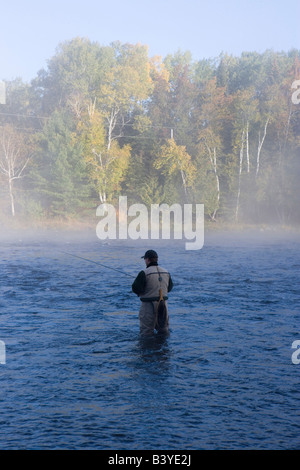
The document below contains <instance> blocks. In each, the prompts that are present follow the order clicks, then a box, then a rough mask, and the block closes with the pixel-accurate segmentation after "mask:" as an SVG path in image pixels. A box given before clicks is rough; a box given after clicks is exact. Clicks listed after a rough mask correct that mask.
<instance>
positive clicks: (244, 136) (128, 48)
mask: <svg viewBox="0 0 300 470" xmlns="http://www.w3.org/2000/svg"><path fill="white" fill-rule="evenodd" d="M4 83H5V101H4V100H2V104H0V218H1V220H6V221H8V220H16V219H18V220H23V221H27V223H30V221H36V220H39V221H41V222H43V221H47V220H48V221H49V220H62V221H63V220H89V219H91V218H93V217H95V213H96V208H97V206H98V205H99V204H101V203H104V202H108V203H112V204H117V201H118V198H119V196H120V195H123V196H127V198H128V204H133V203H143V204H145V205H146V206H149V205H151V204H162V203H166V204H169V205H171V204H173V203H180V204H185V203H193V204H197V203H199V204H200V203H201V204H204V210H205V218H206V220H207V221H209V222H211V223H216V224H218V223H222V222H230V223H235V224H280V225H285V226H287V225H289V226H292V225H297V224H299V222H300V204H299V201H300V51H299V50H295V49H293V50H290V51H288V52H283V51H280V52H275V51H273V50H267V51H265V52H263V53H258V52H244V53H242V54H241V56H239V57H234V56H232V55H229V54H226V53H221V54H220V55H219V56H218V57H216V58H208V59H202V60H197V61H195V60H194V59H193V57H192V56H191V53H190V52H189V51H187V52H182V51H180V50H179V51H178V52H176V53H174V54H170V55H167V56H166V57H165V58H162V57H159V56H155V57H149V54H148V48H147V46H145V45H141V44H135V45H133V44H128V43H125V44H123V43H121V42H114V43H112V44H110V45H109V46H101V45H100V44H99V43H98V42H92V41H90V40H89V39H88V38H80V37H77V38H74V39H72V40H70V41H65V42H63V43H61V44H59V45H58V47H57V49H56V51H55V54H54V56H53V57H51V58H50V59H49V60H48V61H47V67H46V68H45V69H41V70H40V71H39V72H38V73H37V74H36V77H34V79H32V80H31V82H30V83H25V82H23V80H22V78H17V79H14V80H11V81H5V80H4Z"/></svg>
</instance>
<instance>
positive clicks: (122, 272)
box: [59, 250, 135, 277]
mask: <svg viewBox="0 0 300 470" xmlns="http://www.w3.org/2000/svg"><path fill="white" fill-rule="evenodd" d="M59 251H60V253H64V254H65V255H69V256H74V258H79V259H83V260H84V261H88V262H89V263H94V264H98V265H99V266H102V267H103V268H107V269H112V270H113V271H117V272H118V273H121V274H124V276H129V277H135V276H134V275H133V274H129V273H125V271H121V270H120V269H116V268H112V267H111V266H107V265H106V264H102V263H99V262H98V261H94V260H92V259H88V258H83V257H82V256H78V255H73V253H67V252H66V251H61V250H59Z"/></svg>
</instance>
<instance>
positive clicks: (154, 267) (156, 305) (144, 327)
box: [132, 250, 173, 335]
mask: <svg viewBox="0 0 300 470" xmlns="http://www.w3.org/2000/svg"><path fill="white" fill-rule="evenodd" d="M142 258H144V260H145V264H146V269H144V270H143V271H140V272H139V274H138V275H137V277H136V279H135V281H134V282H133V284H132V290H133V292H134V293H135V294H137V295H138V296H139V297H140V299H141V302H142V303H141V307H140V311H139V320H140V332H141V334H142V335H152V334H153V332H154V330H157V332H158V333H168V331H169V315H168V307H167V299H168V296H167V293H168V292H170V291H171V290H172V288H173V282H172V279H171V275H170V274H169V273H168V271H167V270H166V269H164V268H162V267H160V266H158V262H157V260H158V255H157V253H156V251H154V250H148V251H146V253H145V254H144V256H142Z"/></svg>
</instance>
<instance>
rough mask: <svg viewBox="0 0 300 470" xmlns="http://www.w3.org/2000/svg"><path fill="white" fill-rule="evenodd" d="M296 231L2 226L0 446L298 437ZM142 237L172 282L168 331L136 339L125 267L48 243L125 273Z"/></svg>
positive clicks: (287, 442)
mask: <svg viewBox="0 0 300 470" xmlns="http://www.w3.org/2000/svg"><path fill="white" fill-rule="evenodd" d="M298 239H299V237H298V236H296V235H289V234H277V233H275V234H274V233H271V234H268V233H260V232H259V233H250V234H230V233H227V234H225V235H224V234H212V235H208V236H206V240H205V244H204V248H203V249H202V250H199V251H186V250H185V248H184V244H183V242H180V241H178V242H177V243H170V244H169V245H168V244H167V243H166V242H164V243H159V242H156V243H150V244H149V243H145V242H142V241H139V242H134V243H133V242H131V243H130V242H126V241H125V242H124V243H121V242H118V241H116V242H110V243H102V242H100V241H99V240H97V239H96V237H95V236H94V235H93V234H91V235H89V236H88V237H83V236H81V235H80V234H78V235H77V236H73V235H71V234H65V235H64V236H60V234H59V233H58V232H55V233H53V235H51V234H50V235H49V234H44V235H42V236H40V237H35V238H32V237H30V236H27V237H26V236H25V235H24V234H23V235H22V234H21V235H15V236H14V237H8V236H7V237H3V240H2V241H1V249H0V252H1V257H0V272H1V276H0V294H1V297H0V325H1V329H0V340H2V341H4V342H5V344H6V364H0V384H1V392H0V448H1V449H108V450H110V449H114V450H116V449H118V450H122V449H123V450H124V449H126V450H127V449H129V450H134V449H140V450H141V449H147V450H151V449H152V450H153V449H154V450H159V449H162V450H166V449H170V450H171V449H177V450H178V449H181V450H192V449H299V448H300V437H299V424H300V419H299V402H300V386H299V377H300V364H299V365H297V364H293V362H292V360H291V356H292V352H293V350H292V349H291V346H292V343H293V341H295V340H297V339H300V332H299V301H300V288H299V280H300V250H299V248H300V241H299V240H298ZM150 245H151V246H150ZM149 247H150V248H154V249H157V251H158V252H159V255H160V260H159V261H160V263H161V265H162V266H164V267H166V268H168V269H169V270H170V272H171V273H172V275H173V281H174V285H175V286H174V290H173V291H172V293H171V295H170V299H169V311H170V324H171V333H170V336H169V337H168V338H159V337H153V338H151V339H149V340H147V341H144V340H142V339H141V338H140V336H139V327H138V308H139V299H138V298H137V297H136V296H135V295H134V294H133V293H132V292H131V283H132V281H133V277H132V278H131V277H129V276H125V275H124V276H122V275H121V274H118V273H116V272H114V271H112V270H108V269H105V268H103V267H101V266H97V265H95V264H92V263H88V262H85V261H83V260H80V259H78V258H74V257H71V256H69V255H66V254H64V253H61V252H60V251H59V250H63V251H67V252H70V253H73V254H77V255H80V256H83V257H86V258H90V259H93V260H96V261H99V262H101V263H102V264H107V265H109V266H111V267H115V268H117V269H121V270H124V271H126V272H128V273H130V274H133V275H135V274H136V273H137V272H138V271H139V270H140V269H142V268H143V260H141V259H140V256H141V255H142V254H143V253H144V251H145V250H146V249H148V248H149Z"/></svg>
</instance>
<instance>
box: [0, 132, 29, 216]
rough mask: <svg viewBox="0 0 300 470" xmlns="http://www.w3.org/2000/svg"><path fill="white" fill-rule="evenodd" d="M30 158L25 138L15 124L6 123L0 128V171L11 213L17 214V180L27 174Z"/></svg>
mask: <svg viewBox="0 0 300 470" xmlns="http://www.w3.org/2000/svg"><path fill="white" fill-rule="evenodd" d="M29 160H30V152H29V148H28V147H27V146H26V143H25V138H24V136H23V135H22V134H20V133H19V132H17V131H16V130H15V129H14V128H13V126H11V125H6V126H4V127H3V128H1V130H0V173H1V174H2V175H3V177H4V180H5V181H6V184H7V188H8V193H9V198H10V207H11V215H12V216H13V217H14V216H15V213H16V212H15V191H14V182H15V180H18V179H21V178H23V177H24V176H25V169H26V167H27V165H28V163H29Z"/></svg>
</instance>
